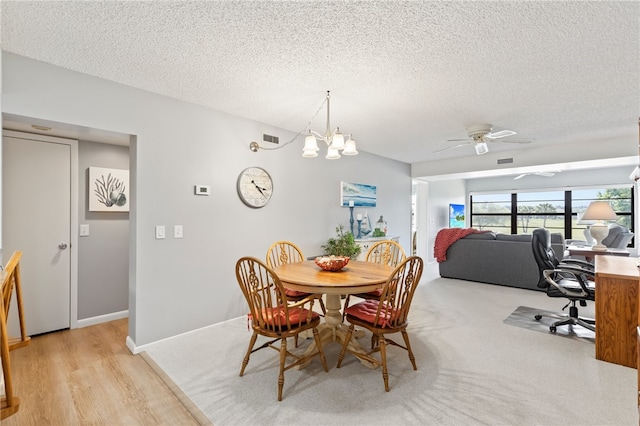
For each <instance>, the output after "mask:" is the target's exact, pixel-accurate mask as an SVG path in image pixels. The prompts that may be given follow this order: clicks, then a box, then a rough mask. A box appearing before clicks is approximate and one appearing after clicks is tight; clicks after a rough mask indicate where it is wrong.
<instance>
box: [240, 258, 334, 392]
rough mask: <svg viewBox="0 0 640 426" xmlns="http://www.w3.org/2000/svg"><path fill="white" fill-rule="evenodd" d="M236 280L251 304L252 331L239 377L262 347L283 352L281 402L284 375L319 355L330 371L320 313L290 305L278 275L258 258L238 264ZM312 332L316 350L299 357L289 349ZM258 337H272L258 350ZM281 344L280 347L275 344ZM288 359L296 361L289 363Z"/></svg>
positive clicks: (297, 304)
mask: <svg viewBox="0 0 640 426" xmlns="http://www.w3.org/2000/svg"><path fill="white" fill-rule="evenodd" d="M236 278H237V280H238V284H239V285H240V288H241V289H242V294H244V297H245V299H246V300H247V303H248V304H249V314H248V318H249V321H250V323H251V328H252V329H253V334H252V335H251V340H250V341H249V348H248V349H247V354H246V355H245V357H244V360H243V361H242V367H241V368H240V377H242V375H243V374H244V370H245V368H246V367H247V365H248V364H249V357H250V356H251V354H252V353H254V352H256V351H259V350H260V349H263V348H267V347H269V348H272V349H275V350H277V351H279V352H280V372H279V374H278V401H282V389H283V387H284V372H285V371H286V370H289V369H290V368H293V367H295V366H297V365H303V364H306V363H308V362H309V361H311V359H312V358H313V357H315V356H316V355H319V356H320V362H321V363H322V368H324V371H326V372H328V371H329V369H328V368H327V360H326V358H325V355H324V352H323V350H322V342H321V341H320V335H319V334H318V328H317V327H318V325H319V324H320V314H319V313H317V312H313V311H311V310H310V309H305V308H304V307H303V306H304V305H305V304H306V303H307V301H306V300H302V301H300V302H297V303H289V301H288V298H287V294H286V292H285V289H284V286H283V285H282V283H281V282H280V279H279V278H278V276H277V275H276V274H275V272H273V270H272V269H271V268H269V267H268V266H267V265H266V264H264V263H263V262H262V261H260V260H259V259H256V258H254V257H243V258H241V259H239V260H238V262H236ZM310 329H311V330H312V331H313V337H314V339H315V342H316V346H317V350H315V351H313V352H311V353H310V354H308V355H306V356H299V355H296V354H293V353H292V352H290V351H288V350H287V338H289V337H295V336H297V335H298V334H300V333H301V332H303V331H306V330H310ZM258 335H261V336H265V337H267V338H270V339H271V340H269V341H268V342H266V343H264V344H263V345H262V346H260V347H259V348H256V349H254V348H253V347H254V346H255V344H256V340H257V338H258ZM278 341H280V347H279V348H277V347H276V346H275V343H276V342H278ZM287 357H292V358H294V360H293V361H292V362H291V363H289V364H288V365H287V364H286V360H287Z"/></svg>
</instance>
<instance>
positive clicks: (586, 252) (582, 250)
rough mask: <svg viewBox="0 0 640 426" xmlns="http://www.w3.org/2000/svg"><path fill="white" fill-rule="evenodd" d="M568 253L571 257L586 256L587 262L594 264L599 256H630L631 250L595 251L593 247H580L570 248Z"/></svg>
mask: <svg viewBox="0 0 640 426" xmlns="http://www.w3.org/2000/svg"><path fill="white" fill-rule="evenodd" d="M567 251H568V252H569V256H584V258H585V259H586V260H587V262H593V258H594V257H595V256H597V255H604V256H627V257H628V256H629V250H627V249H610V248H608V249H606V250H594V249H592V248H591V247H580V246H568V247H567Z"/></svg>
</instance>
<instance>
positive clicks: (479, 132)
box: [434, 123, 532, 155]
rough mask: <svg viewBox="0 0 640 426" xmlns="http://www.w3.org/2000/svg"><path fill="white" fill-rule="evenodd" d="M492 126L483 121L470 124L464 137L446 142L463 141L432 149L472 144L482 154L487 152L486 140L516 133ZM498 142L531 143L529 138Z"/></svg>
mask: <svg viewBox="0 0 640 426" xmlns="http://www.w3.org/2000/svg"><path fill="white" fill-rule="evenodd" d="M492 130H493V126H492V125H491V124H487V123H483V124H474V125H472V126H469V127H467V134H468V135H469V137H468V138H466V139H449V140H448V141H447V142H463V141H464V143H460V144H458V145H454V146H449V147H447V148H443V149H439V150H437V151H434V153H437V152H442V151H448V150H450V149H455V148H460V147H463V146H467V145H473V146H474V148H475V149H476V154H478V155H482V154H486V153H487V152H489V147H488V145H487V142H493V141H495V140H496V139H500V138H506V137H507V136H513V135H516V134H517V133H516V132H514V131H513V130H501V131H499V132H495V133H493V132H492ZM498 142H502V143H531V142H532V141H531V140H530V139H508V140H501V141H498Z"/></svg>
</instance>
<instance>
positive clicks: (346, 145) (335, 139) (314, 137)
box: [249, 90, 358, 160]
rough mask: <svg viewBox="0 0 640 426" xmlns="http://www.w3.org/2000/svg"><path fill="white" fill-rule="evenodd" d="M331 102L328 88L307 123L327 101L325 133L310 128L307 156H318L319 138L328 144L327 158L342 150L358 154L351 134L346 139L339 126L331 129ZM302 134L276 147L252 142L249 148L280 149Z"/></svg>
mask: <svg viewBox="0 0 640 426" xmlns="http://www.w3.org/2000/svg"><path fill="white" fill-rule="evenodd" d="M330 102H331V95H330V93H329V91H328V90H327V96H326V97H325V100H324V102H323V103H322V105H320V107H319V108H318V111H316V113H315V114H314V116H313V118H312V119H311V120H310V121H309V123H308V124H307V127H309V126H311V122H312V121H313V120H314V119H315V118H316V117H317V115H318V113H319V112H320V110H321V109H322V107H323V106H324V104H325V103H326V104H327V127H326V129H325V132H324V135H321V134H320V133H318V132H316V131H313V130H311V129H309V133H308V134H307V136H306V137H305V138H304V147H303V148H302V156H303V157H305V158H313V157H317V156H318V151H320V148H318V139H319V140H321V141H323V142H324V143H326V144H327V155H326V156H325V158H326V159H327V160H337V159H338V158H340V153H341V152H342V155H357V154H358V151H357V150H356V141H355V140H353V138H352V137H351V135H347V137H346V140H345V135H343V134H342V133H341V132H340V128H339V127H336V129H335V130H333V131H332V130H331V123H330ZM301 134H302V132H299V133H298V134H296V135H295V136H294V137H293V139H291V140H290V141H289V142H286V143H284V144H282V145H281V146H278V147H275V148H266V147H263V146H260V145H259V144H258V143H257V142H251V143H250V144H249V149H251V151H253V152H257V151H258V150H259V149H280V148H283V147H284V146H286V145H289V144H290V143H291V142H293V141H295V140H296V139H297V138H298V136H300V135H301Z"/></svg>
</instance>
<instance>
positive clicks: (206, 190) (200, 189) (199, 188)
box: [193, 185, 211, 195]
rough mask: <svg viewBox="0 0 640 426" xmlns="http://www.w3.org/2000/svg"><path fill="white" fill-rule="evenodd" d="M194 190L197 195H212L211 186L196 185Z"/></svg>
mask: <svg viewBox="0 0 640 426" xmlns="http://www.w3.org/2000/svg"><path fill="white" fill-rule="evenodd" d="M193 190H194V192H195V194H196V195H210V194H211V187H210V186H209V185H195V186H194V187H193Z"/></svg>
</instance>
